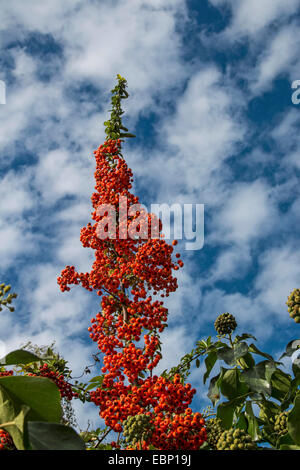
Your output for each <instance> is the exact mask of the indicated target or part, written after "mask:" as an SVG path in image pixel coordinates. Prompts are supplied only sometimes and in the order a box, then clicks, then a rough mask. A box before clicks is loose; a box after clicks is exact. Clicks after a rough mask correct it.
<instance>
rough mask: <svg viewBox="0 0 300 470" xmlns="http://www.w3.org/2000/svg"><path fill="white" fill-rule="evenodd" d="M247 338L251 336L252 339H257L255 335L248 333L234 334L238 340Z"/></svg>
mask: <svg viewBox="0 0 300 470" xmlns="http://www.w3.org/2000/svg"><path fill="white" fill-rule="evenodd" d="M249 338H252V339H254V340H255V341H257V340H256V338H255V336H253V335H250V334H249V333H243V334H242V335H241V336H238V335H237V336H236V339H237V340H238V341H243V340H244V339H249Z"/></svg>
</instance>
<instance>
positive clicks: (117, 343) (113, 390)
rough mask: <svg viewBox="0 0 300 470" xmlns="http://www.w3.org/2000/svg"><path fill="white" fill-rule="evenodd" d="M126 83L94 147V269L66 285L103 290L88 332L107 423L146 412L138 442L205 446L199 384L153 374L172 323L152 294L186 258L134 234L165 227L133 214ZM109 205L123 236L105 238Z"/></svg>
mask: <svg viewBox="0 0 300 470" xmlns="http://www.w3.org/2000/svg"><path fill="white" fill-rule="evenodd" d="M125 85H126V80H125V79H123V78H122V77H120V76H118V85H117V87H116V88H114V89H113V90H112V93H113V97H112V115H111V120H110V121H106V123H105V125H107V128H106V134H107V136H108V139H107V140H106V141H105V142H104V145H100V147H99V148H98V149H97V150H96V151H95V152H94V154H95V159H96V171H95V180H96V185H95V190H96V191H95V192H94V194H93V195H92V198H91V199H92V204H93V207H94V212H93V214H92V219H93V220H94V222H95V223H94V225H92V224H91V223H89V224H88V225H87V226H86V227H84V228H83V229H82V230H81V237H80V239H81V242H82V244H83V246H84V247H90V248H92V249H93V250H94V251H95V261H94V263H93V266H92V269H91V271H90V272H89V273H78V272H77V271H76V270H75V267H74V266H67V267H66V268H65V269H64V270H63V271H62V273H61V276H60V277H59V278H58V284H59V285H60V288H61V290H62V291H66V290H70V288H69V285H70V284H80V283H81V285H82V286H83V287H84V288H85V289H87V290H89V291H93V290H95V291H96V292H97V294H98V295H99V296H101V308H102V310H101V311H100V312H98V313H97V314H96V315H95V316H94V318H92V320H91V323H92V326H91V327H89V328H88V330H89V332H90V337H91V339H92V340H93V341H95V342H96V343H97V345H98V348H99V350H100V351H101V352H102V353H103V367H102V370H101V372H102V374H103V376H102V378H103V380H102V384H101V387H99V388H98V389H97V390H96V391H93V392H90V396H91V400H92V401H93V402H94V403H95V404H96V405H97V406H99V407H100V412H99V414H100V416H101V418H103V419H104V420H105V424H106V425H107V426H110V427H111V429H113V430H114V431H116V432H122V430H123V426H122V424H123V423H124V422H125V421H126V420H127V418H128V417H129V416H136V415H140V414H143V415H146V416H148V418H147V420H148V421H147V422H148V424H149V426H150V427H151V429H153V432H151V433H149V435H148V437H147V438H145V440H140V441H138V444H137V445H138V446H140V447H139V448H142V449H149V448H150V446H154V447H155V448H156V449H162V450H168V449H189V450H197V449H199V448H200V446H201V445H202V443H203V442H204V440H205V439H206V431H205V428H204V420H203V418H202V416H201V414H200V413H192V410H191V409H190V408H189V407H188V406H189V404H190V403H191V401H192V398H193V395H194V394H195V392H196V390H195V389H192V388H191V385H190V384H184V383H182V381H181V378H180V376H179V375H176V376H174V377H173V379H166V378H165V377H162V376H160V377H158V376H157V375H153V373H152V371H153V369H154V368H155V367H156V366H157V364H158V362H159V361H160V359H161V352H160V350H161V344H160V339H159V334H160V333H161V332H162V331H163V330H164V329H165V327H166V326H167V324H166V321H167V316H168V310H167V309H166V308H165V307H164V305H163V302H162V301H159V300H153V299H152V296H151V293H154V294H155V295H158V294H159V293H160V294H161V296H162V297H164V296H165V295H166V296H168V295H169V294H170V293H171V292H174V291H175V290H176V289H177V279H176V277H174V276H173V271H177V270H178V269H179V267H181V266H182V265H183V263H182V261H181V260H177V259H176V260H175V261H173V260H172V253H173V250H174V248H173V246H172V245H169V244H168V243H166V241H165V240H164V239H163V238H162V237H161V236H158V237H156V238H143V237H141V236H136V237H128V236H127V237H126V234H127V232H128V230H129V229H130V226H131V225H132V224H134V223H136V224H137V225H139V226H140V228H141V226H142V225H144V227H143V228H144V229H145V228H148V229H149V227H150V226H151V225H153V223H155V226H156V228H157V231H158V233H159V234H160V232H161V229H162V225H161V221H160V220H159V219H157V218H155V216H154V215H153V214H149V213H147V212H146V213H145V211H144V213H143V216H144V217H143V218H142V220H141V219H140V216H141V212H142V209H141V211H140V212H136V213H135V214H134V215H132V213H131V212H130V208H131V207H132V206H133V205H134V204H138V202H139V199H138V197H137V196H135V195H134V194H132V193H131V191H130V190H131V188H132V184H131V183H132V172H131V170H130V169H129V168H128V166H127V164H126V162H125V160H124V159H123V158H121V153H120V149H121V137H130V136H132V134H124V133H122V132H121V130H126V129H125V128H124V126H123V125H122V122H121V114H122V113H123V111H122V109H121V104H120V102H121V99H122V98H127V96H128V93H127V92H126V90H125ZM120 129H121V130H120ZM122 198H126V200H127V208H126V209H125V211H126V216H127V217H125V219H123V216H122V217H121V214H120V201H121V200H122ZM104 204H105V205H107V204H109V205H110V207H112V208H113V209H114V211H115V213H116V220H117V221H118V223H119V226H118V227H117V230H116V234H115V237H99V236H98V228H99V225H101V222H102V221H103V217H104V216H102V215H99V212H98V210H99V207H101V206H102V205H104ZM105 207H107V206H105ZM123 215H124V214H123ZM173 245H174V246H175V245H176V243H175V242H174V244H173ZM142 340H143V341H142ZM141 342H142V344H141ZM143 435H144V434H143Z"/></svg>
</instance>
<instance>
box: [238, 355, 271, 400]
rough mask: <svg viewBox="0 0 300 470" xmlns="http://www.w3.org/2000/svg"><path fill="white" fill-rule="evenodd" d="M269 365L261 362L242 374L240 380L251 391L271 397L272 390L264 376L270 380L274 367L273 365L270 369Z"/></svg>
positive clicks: (267, 362) (266, 362)
mask: <svg viewBox="0 0 300 470" xmlns="http://www.w3.org/2000/svg"><path fill="white" fill-rule="evenodd" d="M268 364H269V366H268ZM270 364H272V363H270V362H269V361H263V362H260V363H259V364H257V365H256V366H254V367H252V368H251V369H247V370H244V371H243V372H242V374H241V378H242V380H243V381H244V382H246V384H247V385H248V386H249V387H250V389H251V391H253V392H257V393H265V394H267V395H271V391H272V388H271V384H270V382H269V380H268V379H267V378H266V375H267V376H268V378H269V379H270V376H271V372H272V371H273V372H274V371H275V370H276V367H275V366H274V365H273V367H271V366H270Z"/></svg>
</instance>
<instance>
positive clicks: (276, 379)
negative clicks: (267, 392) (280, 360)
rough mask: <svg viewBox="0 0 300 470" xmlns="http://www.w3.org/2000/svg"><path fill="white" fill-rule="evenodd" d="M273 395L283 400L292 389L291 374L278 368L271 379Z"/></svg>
mask: <svg viewBox="0 0 300 470" xmlns="http://www.w3.org/2000/svg"><path fill="white" fill-rule="evenodd" d="M271 386H272V397H274V398H276V399H277V400H279V401H282V400H283V399H284V398H285V397H286V396H287V395H288V394H289V393H290V391H291V376H290V375H288V374H286V373H285V372H283V371H282V370H280V369H277V370H276V371H275V372H274V373H273V375H272V379H271Z"/></svg>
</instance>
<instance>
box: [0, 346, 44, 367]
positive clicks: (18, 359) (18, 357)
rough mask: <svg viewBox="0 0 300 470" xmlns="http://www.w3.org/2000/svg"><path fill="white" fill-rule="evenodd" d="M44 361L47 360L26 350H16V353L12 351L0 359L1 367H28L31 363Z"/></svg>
mask: <svg viewBox="0 0 300 470" xmlns="http://www.w3.org/2000/svg"><path fill="white" fill-rule="evenodd" d="M43 360H45V358H41V357H38V356H36V355H35V354H33V353H31V352H29V351H26V350H25V349H16V351H12V352H10V353H8V354H7V355H6V356H4V357H3V358H2V359H0V365H1V366H10V365H26V364H30V363H31V362H39V361H43Z"/></svg>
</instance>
